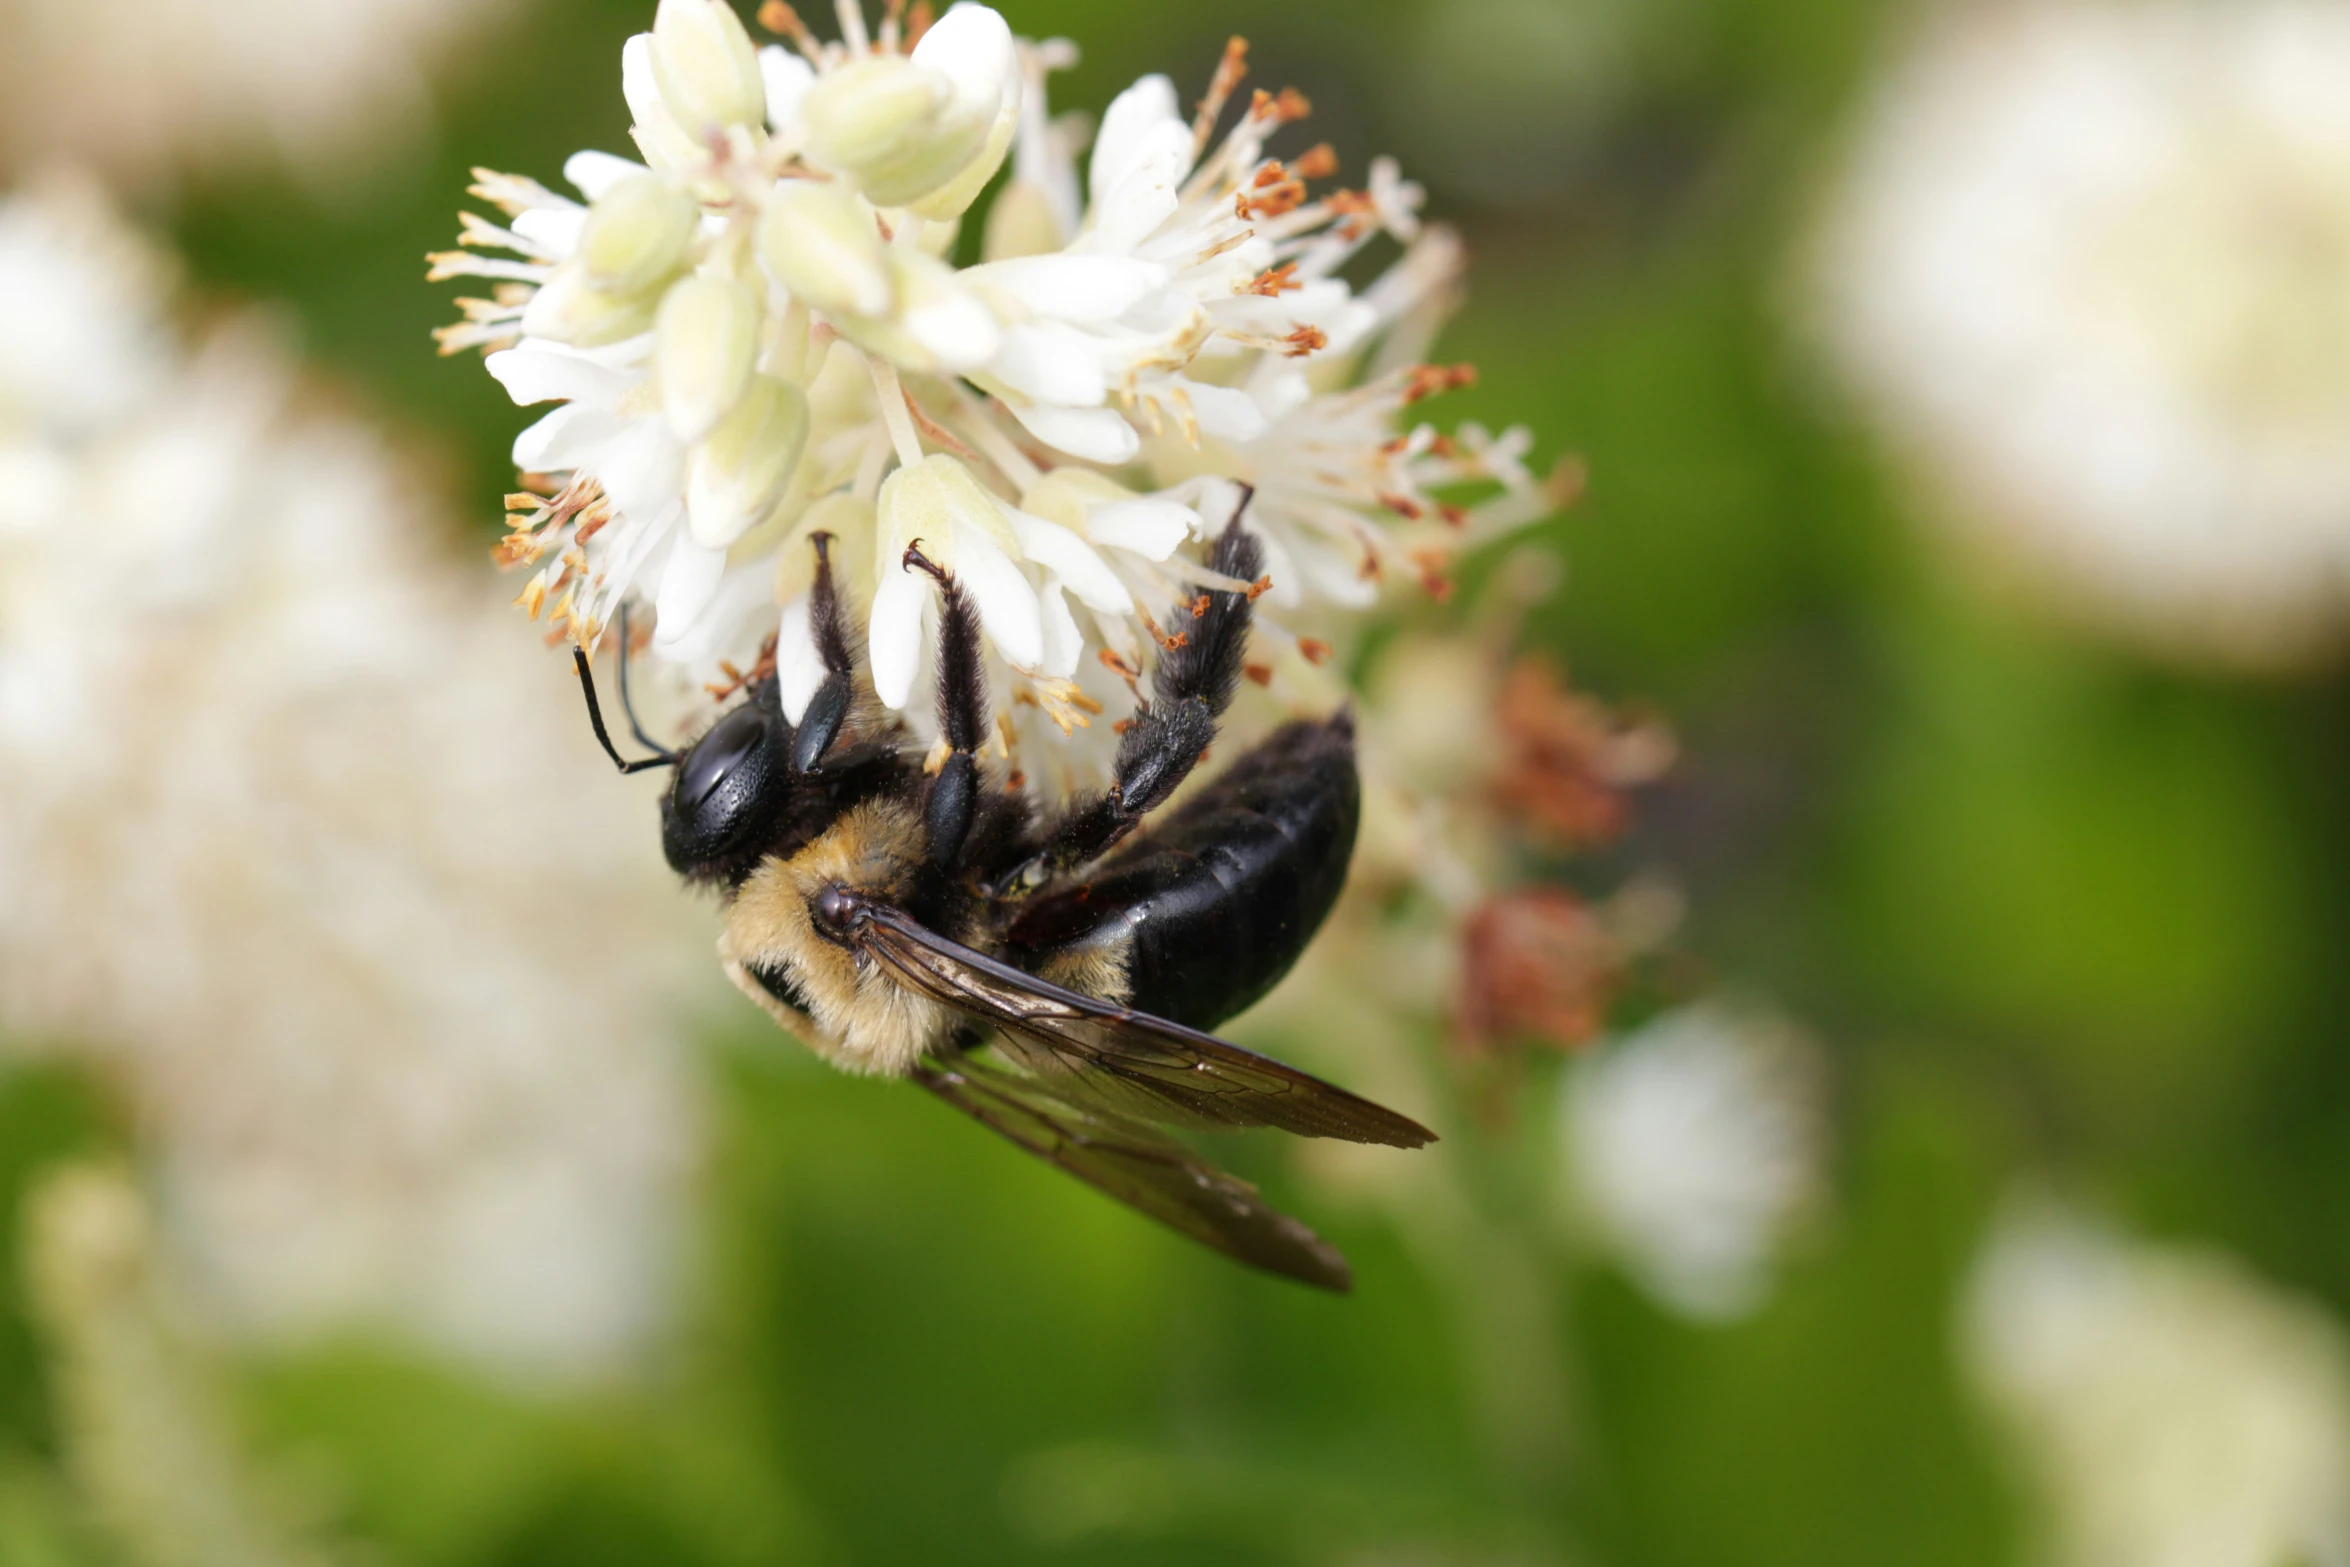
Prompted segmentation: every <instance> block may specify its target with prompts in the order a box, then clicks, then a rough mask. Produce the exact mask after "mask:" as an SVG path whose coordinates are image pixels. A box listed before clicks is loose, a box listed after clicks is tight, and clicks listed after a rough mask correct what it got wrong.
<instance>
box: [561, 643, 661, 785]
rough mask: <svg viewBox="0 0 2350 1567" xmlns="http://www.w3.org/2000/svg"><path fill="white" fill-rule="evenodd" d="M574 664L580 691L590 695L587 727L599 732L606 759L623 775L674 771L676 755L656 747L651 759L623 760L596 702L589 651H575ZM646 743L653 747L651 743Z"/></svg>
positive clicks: (594, 682) (572, 659)
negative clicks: (653, 769)
mask: <svg viewBox="0 0 2350 1567" xmlns="http://www.w3.org/2000/svg"><path fill="white" fill-rule="evenodd" d="M571 661H572V663H574V664H575V665H577V666H578V668H579V688H580V690H582V691H584V692H586V693H587V707H588V724H589V726H590V727H592V728H593V729H594V730H595V731H596V743H597V744H598V745H600V746H602V747H603V748H604V754H605V755H606V756H608V757H610V758H612V765H613V766H614V767H617V768H619V769H620V770H621V771H622V772H624V773H641V772H643V771H644V770H645V769H647V768H648V767H675V766H676V765H677V753H676V752H675V751H664V750H662V749H661V748H660V747H659V746H657V745H656V746H653V752H654V754H653V755H651V756H648V757H644V758H642V759H640V760H638V761H634V762H629V761H623V760H622V759H621V756H620V753H619V751H617V750H616V749H614V748H613V745H612V736H611V735H609V734H608V733H606V732H605V730H604V708H603V704H601V703H600V702H598V701H597V700H596V676H595V672H594V671H593V670H591V669H589V668H588V656H587V649H586V648H582V647H575V648H573V649H572V650H571ZM637 738H638V739H640V740H642V739H644V735H643V732H642V731H639V733H638V735H637ZM646 743H647V744H651V742H649V741H647V742H646Z"/></svg>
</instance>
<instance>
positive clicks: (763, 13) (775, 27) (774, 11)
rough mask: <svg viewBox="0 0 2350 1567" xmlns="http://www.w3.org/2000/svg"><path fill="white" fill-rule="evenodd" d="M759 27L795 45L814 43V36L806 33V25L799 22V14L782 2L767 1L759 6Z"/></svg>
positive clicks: (779, 0) (776, 0) (780, 0)
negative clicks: (787, 39)
mask: <svg viewBox="0 0 2350 1567" xmlns="http://www.w3.org/2000/svg"><path fill="white" fill-rule="evenodd" d="M759 25H760V26H761V27H764V28H766V29H767V31H769V32H771V33H773V34H775V35H776V36H777V37H778V38H789V39H790V40H791V41H792V42H794V43H796V44H802V45H812V44H814V43H815V42H816V35H815V34H814V33H811V32H809V31H808V24H807V23H806V22H803V21H801V20H800V13H799V12H797V11H795V10H793V9H792V8H791V7H790V6H788V5H786V4H785V3H784V0H767V3H766V4H764V5H762V6H760V7H759Z"/></svg>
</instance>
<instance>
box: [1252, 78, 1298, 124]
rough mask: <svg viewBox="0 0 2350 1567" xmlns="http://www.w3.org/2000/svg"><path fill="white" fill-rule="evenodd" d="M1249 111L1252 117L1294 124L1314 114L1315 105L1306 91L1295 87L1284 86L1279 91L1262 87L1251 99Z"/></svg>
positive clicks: (1275, 122) (1276, 122)
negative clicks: (1309, 99) (1307, 96)
mask: <svg viewBox="0 0 2350 1567" xmlns="http://www.w3.org/2000/svg"><path fill="white" fill-rule="evenodd" d="M1248 112H1249V118H1251V119H1256V120H1271V121H1272V122H1273V123H1274V124H1276V125H1294V124H1296V123H1297V122H1298V121H1299V120H1302V119H1304V118H1305V117H1306V116H1307V115H1309V114H1312V113H1313V112H1314V106H1313V104H1312V103H1311V102H1309V101H1308V100H1307V98H1306V95H1305V94H1304V93H1301V92H1299V91H1298V90H1297V89H1296V88H1294V87H1284V88H1282V89H1281V91H1279V92H1278V93H1269V92H1266V91H1265V90H1264V89H1263V88H1261V87H1260V88H1258V89H1257V95H1256V96H1255V97H1254V98H1252V99H1250V100H1249V105H1248Z"/></svg>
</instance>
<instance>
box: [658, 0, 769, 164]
mask: <svg viewBox="0 0 2350 1567" xmlns="http://www.w3.org/2000/svg"><path fill="white" fill-rule="evenodd" d="M653 80H654V81H655V82H656V83H657V84H658V85H659V87H660V89H661V101H662V102H663V103H664V104H666V105H668V108H669V112H670V114H671V115H672V116H674V117H675V118H676V120H677V123H678V125H679V126H680V127H681V128H682V129H683V130H684V131H685V132H686V133H687V134H688V135H700V134H702V133H705V132H707V131H708V130H709V129H710V128H712V127H714V126H726V125H757V124H759V123H760V122H761V121H763V120H764V119H765V118H766V117H767V87H766V82H765V80H764V78H763V77H762V76H761V75H760V72H759V56H758V52H757V51H756V50H754V49H753V48H752V47H751V35H750V34H749V33H747V32H745V31H743V24H742V19H741V18H740V17H738V16H736V15H735V14H734V7H732V6H731V5H728V4H727V3H726V0H661V8H660V9H659V10H658V11H656V12H655V13H654V14H653Z"/></svg>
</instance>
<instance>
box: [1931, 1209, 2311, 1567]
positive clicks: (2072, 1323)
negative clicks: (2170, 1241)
mask: <svg viewBox="0 0 2350 1567" xmlns="http://www.w3.org/2000/svg"><path fill="white" fill-rule="evenodd" d="M1964 1347H1965V1352H1966V1357H1967V1362H1968V1365H1969V1368H1970V1370H1971V1371H1972V1373H1973V1375H1974V1377H1975V1379H1976V1381H1977V1383H1978V1384H1979V1385H1980V1387H1981V1388H1982V1390H1983V1392H1984V1394H1985V1396H1986V1397H1987V1398H1988V1399H1989V1400H1990V1402H1991V1404H1992V1405H1993V1407H1994V1408H1995V1409H1996V1410H1997V1411H1998V1413H1999V1414H2000V1416H2001V1417H2002V1418H2003V1420H2004V1423H2005V1424H2006V1426H2007V1428H2008V1430H2009V1432H2010V1433H2011V1434H2012V1436H2013V1438H2014V1439H2015V1442H2016V1444H2017V1451H2018V1455H2019V1456H2020V1457H2021V1458H2022V1459H2023V1460H2025V1462H2026V1464H2027V1466H2028V1471H2029V1474H2030V1477H2031V1479H2032V1480H2033V1481H2034V1482H2035V1485H2036V1488H2037V1489H2038V1491H2039V1492H2040V1494H2041V1499H2042V1501H2043V1502H2044V1504H2045V1508H2046V1519H2045V1522H2046V1525H2047V1528H2048V1532H2049V1540H2048V1547H2049V1549H2048V1552H2047V1555H2046V1559H2047V1560H2049V1561H2050V1562H2052V1563H2054V1564H2055V1567H2293V1564H2303V1563H2308V1564H2316V1563H2337V1562H2343V1561H2350V1339H2345V1337H2344V1335H2343V1331H2342V1328H2341V1325H2340V1324H2339V1323H2338V1322H2336V1321H2335V1320H2334V1319H2333V1318H2332V1317H2330V1316H2328V1315H2327V1314H2326V1313H2324V1312H2323V1311H2321V1310H2319V1309H2318V1308H2317V1307H2316V1306H2314V1305H2312V1304H2310V1303H2308V1302H2305V1301H2302V1300H2298V1299H2296V1298H2294V1297H2293V1296H2290V1295H2288V1294H2285V1293H2284V1292H2282V1291H2279V1290H2277V1289H2275V1288H2273V1287H2271V1286H2270V1285H2267V1284H2265V1283H2263V1282H2262V1281H2261V1280H2259V1279H2258V1278H2255V1277H2253V1276H2252V1275H2251V1274H2250V1273H2248V1272H2247V1271H2246V1270H2245V1269H2244V1268H2243V1267H2242V1265H2241V1264H2239V1263H2237V1262H2236V1261H2234V1260H2233V1259H2231V1258H2228V1257H2225V1256H2222V1255H2218V1254H2215V1253H2210V1252H2198V1251H2190V1250H2181V1249H2173V1248H2163V1247H2153V1246H2145V1245H2138V1244H2133V1243H2130V1242H2127V1241H2125V1240H2123V1239H2121V1238H2119V1237H2117V1236H2115V1235H2113V1234H2110V1233H2108V1232H2106V1231H2104V1230H2102V1229H2099V1228H2097V1227H2095V1226H2093V1225H2091V1224H2089V1223H2087V1222H2085V1221H2083V1220H2081V1219H2079V1218H2077V1217H2075V1216H2072V1215H2070V1214H2067V1213H2065V1212H2063V1211H2061V1210H2056V1209H2052V1208H2048V1207H2045V1206H2040V1207H2019V1208H2017V1209H2016V1210H2014V1211H2012V1212H2011V1213H2009V1214H2008V1215H2007V1216H2006V1217H2005V1218H2003V1219H2002V1221H2001V1222H2000V1223H1999V1225H1998V1226H1997V1227H1996V1228H1995V1229H1994V1230H1993V1232H1992V1235H1991V1238H1990V1241H1989V1242H1988V1244H1987V1246H1986V1248H1985V1250H1984V1253H1983V1256H1982V1258H1981V1260H1980V1261H1979V1263H1978V1264H1977V1266H1976V1270H1975V1277H1974V1282H1973V1285H1972V1287H1971V1293H1970V1299H1969V1302H1968V1307H1967V1313H1966V1318H1965V1337H1964Z"/></svg>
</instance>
